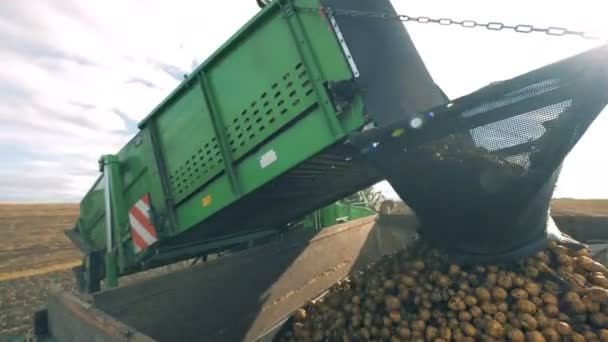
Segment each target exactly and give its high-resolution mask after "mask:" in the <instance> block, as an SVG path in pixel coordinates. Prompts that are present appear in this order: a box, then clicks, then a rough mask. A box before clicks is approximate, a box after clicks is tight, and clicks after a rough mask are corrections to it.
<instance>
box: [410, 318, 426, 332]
mask: <svg viewBox="0 0 608 342" xmlns="http://www.w3.org/2000/svg"><path fill="white" fill-rule="evenodd" d="M425 329H426V323H425V322H424V321H422V320H416V321H413V322H412V330H414V331H424V330H425Z"/></svg>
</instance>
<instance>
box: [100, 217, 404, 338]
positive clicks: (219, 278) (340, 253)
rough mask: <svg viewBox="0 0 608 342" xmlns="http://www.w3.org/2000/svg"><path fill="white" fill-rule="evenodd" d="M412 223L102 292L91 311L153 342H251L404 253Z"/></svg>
mask: <svg viewBox="0 0 608 342" xmlns="http://www.w3.org/2000/svg"><path fill="white" fill-rule="evenodd" d="M415 226H416V221H415V218H414V217H413V216H409V217H407V218H404V219H403V220H402V221H400V222H398V223H395V224H386V223H383V224H381V225H380V224H377V223H376V221H375V218H374V217H371V218H369V217H368V218H364V219H360V220H357V221H352V222H349V223H345V224H341V225H337V226H334V227H331V228H328V229H325V230H323V231H322V232H320V233H318V234H317V235H314V236H303V235H301V234H299V235H298V234H295V235H291V236H288V237H286V238H285V239H283V240H281V241H277V242H275V243H271V244H268V245H265V246H261V247H258V248H254V249H251V250H247V251H244V252H241V253H239V254H235V255H231V256H228V257H225V258H220V259H218V260H214V261H212V262H208V263H206V264H202V265H196V266H194V267H192V268H190V269H186V270H182V271H178V272H175V273H171V274H167V275H164V276H161V277H158V278H154V279H150V280H147V281H145V282H142V283H139V284H134V285H131V286H126V287H121V288H118V289H114V290H110V291H105V292H101V293H99V294H96V295H95V296H94V303H95V305H96V307H98V308H99V309H101V310H103V311H104V312H106V313H107V314H109V315H111V316H113V317H115V318H116V319H118V320H120V321H121V322H122V323H124V324H128V325H129V326H132V327H135V328H137V329H138V330H139V331H141V332H143V333H145V334H146V335H148V336H150V337H152V338H154V340H157V341H182V340H188V341H190V340H205V341H242V340H245V341H252V340H256V339H257V338H259V337H260V336H263V335H267V334H268V332H270V331H272V328H273V327H276V326H277V324H279V323H280V322H281V321H282V320H284V319H285V317H287V316H288V315H289V314H290V313H291V312H293V311H294V310H295V309H297V308H298V307H300V306H302V305H303V304H304V303H306V301H308V300H311V299H312V298H315V297H316V296H318V295H319V294H321V293H322V292H324V291H325V290H326V289H327V288H328V287H329V286H331V285H332V284H333V283H335V282H336V281H337V280H339V279H342V278H344V277H345V276H347V275H348V274H349V273H350V272H352V271H354V270H360V269H362V268H364V267H365V266H366V265H368V264H369V263H371V262H373V261H374V260H377V259H378V258H379V257H380V256H381V255H383V254H388V253H391V252H393V251H395V250H397V249H400V248H403V247H405V246H406V244H407V243H408V241H411V240H412V236H413V235H414V234H415V232H414V229H415Z"/></svg>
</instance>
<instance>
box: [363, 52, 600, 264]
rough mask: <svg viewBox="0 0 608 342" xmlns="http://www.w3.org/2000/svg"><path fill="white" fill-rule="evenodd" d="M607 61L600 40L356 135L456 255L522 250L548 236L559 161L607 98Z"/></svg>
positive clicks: (492, 258)
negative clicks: (591, 46)
mask: <svg viewBox="0 0 608 342" xmlns="http://www.w3.org/2000/svg"><path fill="white" fill-rule="evenodd" d="M606 61H608V46H603V47H601V48H597V49H595V50H591V51H589V52H586V53H583V54H581V55H578V56H575V57H572V58H570V59H567V60H564V61H562V62H559V63H556V64H553V65H549V66H547V67H544V68H542V69H539V70H536V71H533V72H530V73H528V74H525V75H523V76H520V77H517V78H514V79H511V80H508V81H504V82H499V83H495V84H493V85H491V86H488V87H486V88H483V89H481V90H479V91H477V92H475V93H473V94H471V95H469V96H465V97H463V98H461V99H458V100H456V101H453V102H451V103H449V104H448V105H446V106H441V107H437V108H433V109H431V110H428V111H425V112H424V113H414V114H410V115H409V116H408V117H407V118H405V119H402V120H401V121H399V122H397V123H393V124H391V125H388V126H384V127H380V128H377V129H374V130H371V131H368V132H365V133H363V134H360V135H358V136H355V137H353V139H352V141H353V144H354V145H356V146H358V148H359V150H360V151H361V153H362V154H363V155H364V156H365V157H366V158H367V160H368V161H369V162H370V164H372V165H374V166H375V167H376V168H377V169H378V172H379V173H381V174H382V175H383V176H385V177H386V178H387V179H388V181H389V182H390V183H391V185H392V186H393V188H394V189H395V190H396V191H397V193H398V194H399V195H400V196H401V198H402V199H403V200H404V201H405V202H406V203H407V204H408V205H409V206H410V207H411V208H412V209H413V210H414V211H415V212H416V214H417V215H418V217H419V218H420V220H421V222H422V227H423V231H422V233H423V235H424V236H425V237H426V238H427V239H429V240H430V241H432V242H433V243H435V244H436V245H438V246H441V247H443V248H444V249H447V250H449V251H451V254H452V256H453V257H454V258H455V259H458V260H460V261H462V262H467V261H471V262H476V263H477V262H500V261H503V260H508V259H511V258H519V257H521V256H523V255H525V254H531V253H533V252H535V251H536V250H537V249H538V248H540V247H542V246H544V244H546V243H547V239H546V238H547V233H546V232H545V228H546V222H547V211H548V206H549V200H550V198H551V197H552V194H553V188H554V187H555V183H556V181H557V179H558V177H559V172H560V169H561V164H562V162H563V160H564V158H565V157H566V155H567V154H568V152H570V150H571V149H572V148H573V147H574V145H575V144H576V143H577V142H578V140H579V139H580V137H581V136H582V135H583V134H584V133H585V131H586V130H587V128H588V127H589V125H590V124H591V123H592V122H593V120H594V119H595V118H596V117H597V115H598V114H599V113H600V112H601V111H602V110H603V109H604V107H605V106H606V104H607V102H608V66H607V62H606ZM598 148H599V146H598ZM598 157H599V156H598Z"/></svg>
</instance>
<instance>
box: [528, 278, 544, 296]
mask: <svg viewBox="0 0 608 342" xmlns="http://www.w3.org/2000/svg"><path fill="white" fill-rule="evenodd" d="M524 290H526V292H527V293H528V296H538V295H539V294H540V290H541V287H540V285H538V283H536V282H533V281H528V282H526V283H525V284H524Z"/></svg>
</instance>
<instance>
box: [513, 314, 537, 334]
mask: <svg viewBox="0 0 608 342" xmlns="http://www.w3.org/2000/svg"><path fill="white" fill-rule="evenodd" d="M518 318H519V320H520V322H521V326H522V328H524V329H526V330H528V331H532V330H536V328H538V323H537V322H536V319H535V318H534V317H533V316H532V315H530V314H529V313H522V314H520V315H519V317H518Z"/></svg>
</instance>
